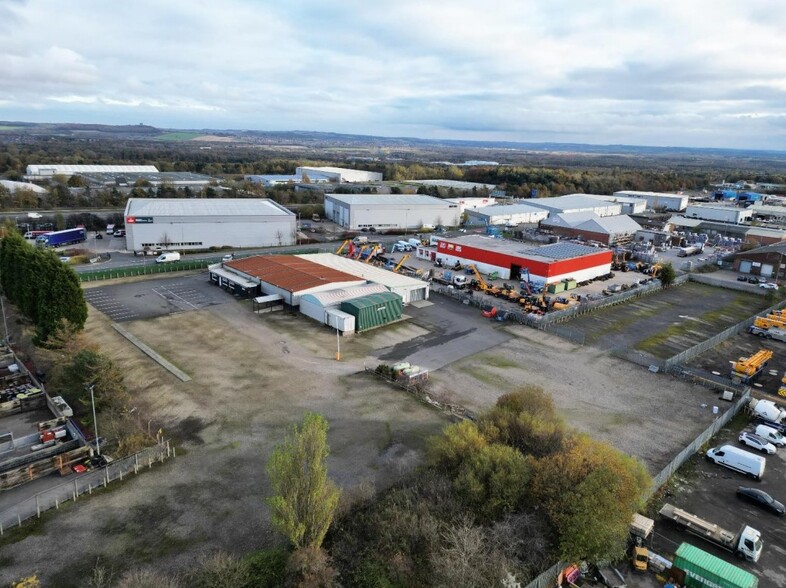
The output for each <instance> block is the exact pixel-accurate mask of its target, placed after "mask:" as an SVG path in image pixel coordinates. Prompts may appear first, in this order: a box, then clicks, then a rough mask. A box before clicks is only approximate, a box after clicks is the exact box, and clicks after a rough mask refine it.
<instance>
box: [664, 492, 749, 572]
mask: <svg viewBox="0 0 786 588" xmlns="http://www.w3.org/2000/svg"><path fill="white" fill-rule="evenodd" d="M659 514H660V516H662V517H663V518H665V519H668V520H670V521H673V522H674V523H676V524H677V526H679V527H681V528H682V529H684V530H686V531H687V532H688V533H693V534H694V535H696V536H697V537H701V538H702V539H704V540H706V541H709V542H710V543H714V544H715V545H717V546H719V547H722V548H723V549H726V550H728V551H731V552H732V553H734V554H736V555H738V556H740V557H742V558H744V559H746V560H748V561H759V558H760V557H761V550H762V548H763V547H764V544H763V543H762V541H761V533H760V532H759V531H757V530H756V529H754V528H753V527H749V526H748V525H742V526H741V527H740V530H739V531H737V532H736V533H732V532H731V531H728V530H726V529H723V528H721V527H719V526H718V525H716V524H714V523H710V522H709V521H705V520H704V519H702V518H699V517H697V516H696V515H694V514H691V513H689V512H688V511H686V510H682V509H681V508H677V507H676V506H674V505H672V504H668V503H666V504H664V505H663V508H661V509H660V511H659Z"/></svg>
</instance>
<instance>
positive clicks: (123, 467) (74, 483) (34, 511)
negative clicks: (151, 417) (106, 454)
mask: <svg viewBox="0 0 786 588" xmlns="http://www.w3.org/2000/svg"><path fill="white" fill-rule="evenodd" d="M174 455H175V451H174V448H170V446H169V441H164V440H161V441H160V442H159V443H157V444H156V445H154V446H152V447H148V448H147V449H144V450H142V451H140V452H139V453H136V454H134V455H130V456H128V457H126V458H123V459H118V460H116V461H112V462H111V463H109V464H107V465H106V466H105V467H103V468H100V469H97V470H92V471H89V472H86V473H84V474H82V475H80V476H77V477H74V478H73V480H71V481H68V482H63V483H62V484H59V485H57V486H55V487H53V488H49V489H48V490H44V491H43V492H39V493H38V494H36V495H34V496H31V497H29V498H26V499H25V500H23V501H21V502H19V503H17V504H15V505H14V506H12V507H10V508H7V509H6V510H4V511H3V512H0V535H2V534H3V533H5V531H7V530H8V529H11V528H12V527H21V526H22V523H23V522H24V521H26V520H29V519H31V518H33V517H36V518H38V517H40V516H41V513H42V512H45V511H47V510H50V509H52V508H60V505H62V504H65V503H66V502H68V501H69V500H72V501H74V502H76V501H77V500H78V499H79V497H80V496H83V495H84V494H92V493H93V492H95V491H98V490H100V489H101V488H106V486H107V485H108V484H110V483H111V482H115V481H122V480H123V477H124V476H125V477H127V476H128V475H130V474H132V473H134V474H138V473H139V472H140V471H141V470H142V469H144V468H151V467H153V464H154V463H157V462H158V463H163V462H164V460H165V459H167V458H169V457H173V456H174Z"/></svg>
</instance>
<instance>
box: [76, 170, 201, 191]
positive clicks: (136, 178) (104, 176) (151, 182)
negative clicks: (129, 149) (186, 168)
mask: <svg viewBox="0 0 786 588" xmlns="http://www.w3.org/2000/svg"><path fill="white" fill-rule="evenodd" d="M74 175H76V176H79V177H80V178H84V180H85V182H87V184H88V185H89V186H93V187H104V186H118V187H128V186H132V187H133V186H153V187H158V186H161V185H164V184H166V185H168V186H173V187H175V188H185V187H186V186H188V187H190V188H204V187H205V186H207V185H209V184H210V183H211V182H214V181H215V180H214V179H213V178H211V177H210V176H206V175H203V174H195V173H191V172H123V173H121V172H79V173H75V174H74Z"/></svg>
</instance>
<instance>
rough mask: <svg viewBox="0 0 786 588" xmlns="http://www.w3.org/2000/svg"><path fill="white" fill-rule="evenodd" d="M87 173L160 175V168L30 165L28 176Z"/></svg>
mask: <svg viewBox="0 0 786 588" xmlns="http://www.w3.org/2000/svg"><path fill="white" fill-rule="evenodd" d="M85 173H112V174H124V173H158V168H156V166H154V165H60V164H57V163H49V164H40V165H28V166H27V169H26V176H27V177H28V178H31V179H35V178H51V177H52V176H72V175H74V174H85Z"/></svg>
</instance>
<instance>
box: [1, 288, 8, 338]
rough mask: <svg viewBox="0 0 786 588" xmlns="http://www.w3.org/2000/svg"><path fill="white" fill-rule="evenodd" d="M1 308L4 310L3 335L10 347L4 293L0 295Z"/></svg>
mask: <svg viewBox="0 0 786 588" xmlns="http://www.w3.org/2000/svg"><path fill="white" fill-rule="evenodd" d="M0 308H2V310H3V334H4V335H5V344H6V345H8V343H9V342H8V323H7V322H6V321H5V304H4V303H3V294H2V293H0Z"/></svg>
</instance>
